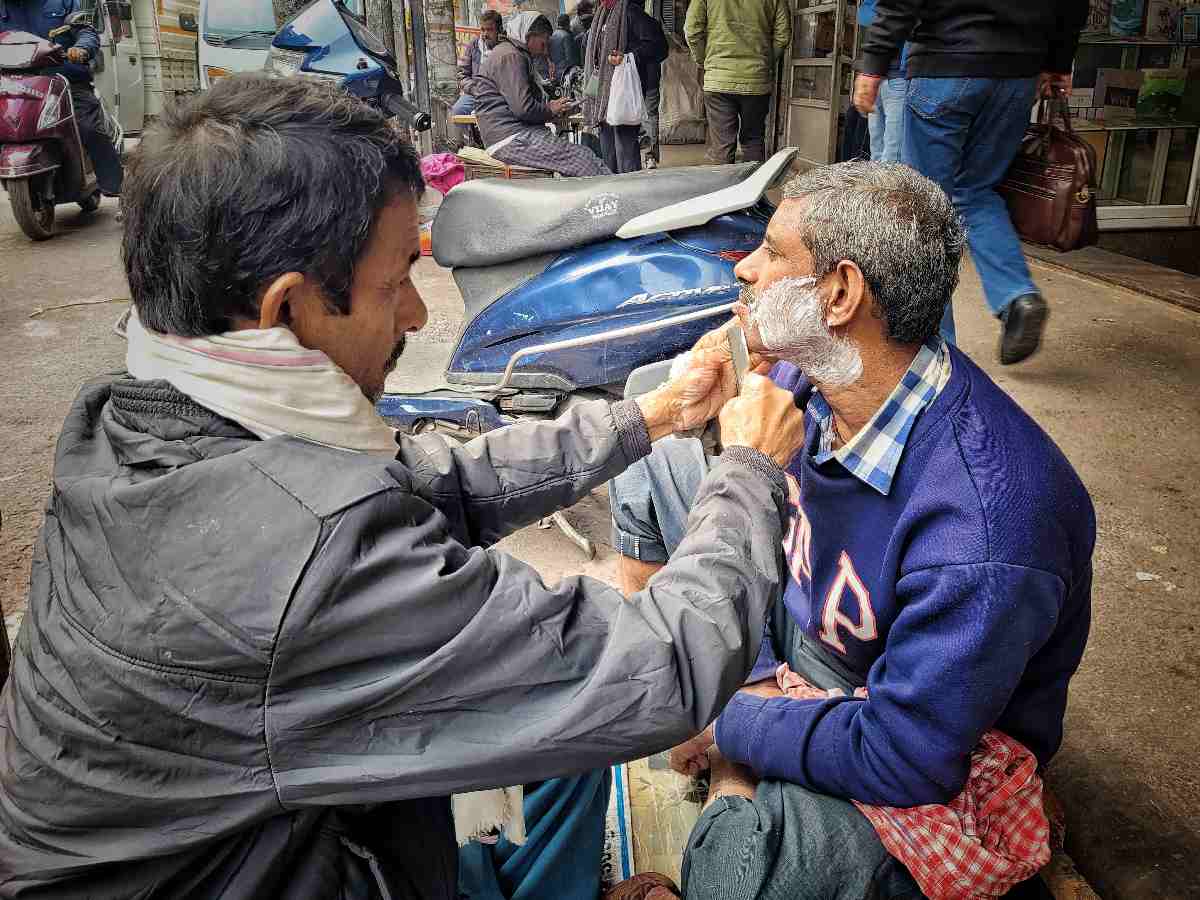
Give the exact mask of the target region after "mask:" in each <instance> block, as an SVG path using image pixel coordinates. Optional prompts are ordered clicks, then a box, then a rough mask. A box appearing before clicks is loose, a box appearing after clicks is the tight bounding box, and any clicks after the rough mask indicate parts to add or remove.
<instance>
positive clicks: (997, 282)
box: [854, 0, 1088, 365]
mask: <svg viewBox="0 0 1200 900" xmlns="http://www.w3.org/2000/svg"><path fill="white" fill-rule="evenodd" d="M1087 12H1088V0H1046V2H1044V3H1013V2H1011V0H975V2H971V3H965V2H963V0H925V2H924V3H918V2H917V0H878V3H877V5H876V9H875V19H874V21H873V22H872V24H871V27H870V29H869V30H868V32H867V36H866V39H865V40H864V41H863V63H862V70H861V72H860V73H859V75H858V77H857V78H856V80H855V87H854V103H855V106H857V107H858V110H859V111H860V112H863V113H870V112H872V111H873V110H874V109H875V108H876V106H877V105H878V102H879V98H880V89H881V86H882V83H883V81H884V79H885V77H886V76H887V73H888V70H889V68H890V67H891V65H892V61H893V59H895V57H896V54H897V53H898V52H900V48H901V47H902V46H903V45H904V43H905V42H906V41H907V42H908V76H909V81H908V93H907V99H906V104H905V110H904V141H903V150H902V155H901V158H902V160H903V162H905V163H907V164H908V165H910V166H912V167H913V168H914V169H916V170H917V171H918V172H920V173H921V174H922V175H925V176H926V177H928V178H930V179H932V180H933V181H936V182H937V183H938V184H939V185H940V186H941V187H942V189H943V190H944V191H945V192H946V193H947V194H949V195H950V196H951V198H953V200H954V205H955V206H956V207H957V208H958V211H959V213H960V214H961V215H962V217H963V219H964V220H965V221H966V224H967V233H968V235H969V239H970V246H971V258H972V259H973V260H974V262H975V268H976V269H977V270H978V272H979V277H980V279H981V280H982V282H983V291H984V296H985V298H986V300H987V304H988V306H989V307H990V308H991V310H992V312H993V313H994V314H995V315H996V317H997V318H998V319H999V320H1000V348H999V356H1000V362H1001V364H1002V365H1012V364H1013V363H1018V362H1021V361H1022V360H1024V359H1027V358H1029V357H1030V356H1032V355H1033V354H1034V353H1036V352H1037V350H1038V347H1039V346H1040V345H1041V341H1042V332H1043V330H1044V329H1045V325H1046V319H1047V316H1048V314H1049V310H1048V308H1047V306H1046V301H1045V299H1044V298H1043V297H1042V295H1041V293H1040V292H1039V291H1038V289H1037V286H1036V285H1035V284H1034V283H1033V277H1032V276H1031V275H1030V273H1029V266H1028V265H1027V264H1026V262H1025V256H1024V254H1023V253H1022V251H1021V242H1020V239H1019V238H1018V237H1017V233H1016V231H1015V229H1014V228H1013V225H1012V220H1011V219H1010V218H1009V215H1008V209H1007V207H1006V206H1005V204H1004V200H1003V199H1002V198H1001V197H1000V195H999V194H998V193H996V186H997V185H998V184H999V183H1000V181H1001V180H1002V179H1003V178H1004V174H1005V172H1007V171H1008V167H1009V166H1010V165H1011V164H1012V161H1013V159H1014V157H1015V156H1016V154H1017V150H1018V149H1019V148H1020V145H1021V140H1022V138H1023V137H1024V135H1025V130H1026V127H1027V126H1028V125H1029V111H1030V108H1031V107H1032V105H1033V102H1034V100H1035V99H1036V98H1037V96H1038V95H1039V93H1041V94H1042V95H1048V94H1049V93H1051V92H1052V91H1055V90H1062V91H1065V92H1068V93H1069V92H1070V89H1071V65H1072V61H1073V60H1074V58H1075V48H1076V46H1077V45H1078V43H1079V32H1080V30H1081V29H1082V27H1083V23H1084V21H1085V20H1086V18H1087ZM942 334H943V335H944V336H945V337H946V338H947V340H950V341H953V340H954V336H955V332H954V313H953V309H952V308H951V307H949V306H948V307H947V308H946V314H945V317H944V318H943V320H942Z"/></svg>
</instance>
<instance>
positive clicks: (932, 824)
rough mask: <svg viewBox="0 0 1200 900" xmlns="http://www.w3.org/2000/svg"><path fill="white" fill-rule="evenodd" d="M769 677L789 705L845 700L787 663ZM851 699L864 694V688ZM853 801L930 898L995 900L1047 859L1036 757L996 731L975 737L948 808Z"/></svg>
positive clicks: (1047, 837)
mask: <svg viewBox="0 0 1200 900" xmlns="http://www.w3.org/2000/svg"><path fill="white" fill-rule="evenodd" d="M775 679H776V682H777V683H778V685H779V689H780V690H781V691H783V692H784V694H785V695H786V696H788V697H790V698H791V699H793V700H825V699H828V698H830V697H842V696H845V692H844V691H842V690H841V689H840V688H831V689H829V690H822V689H821V688H818V687H814V686H813V685H812V684H810V683H809V682H808V681H806V680H805V679H804V678H802V677H801V676H799V675H797V674H796V673H795V672H793V671H792V670H791V667H789V666H788V664H787V663H782V664H780V666H779V668H778V669H777V670H776V672H775ZM854 696H856V697H866V696H867V689H866V688H858V689H857V690H855V692H854ZM852 802H853V803H854V805H855V807H856V808H857V809H858V810H859V812H861V813H862V814H863V815H864V816H866V817H867V820H868V821H869V822H870V823H871V825H872V826H873V827H874V828H875V832H876V833H877V834H878V835H879V840H880V841H881V842H882V843H883V846H884V847H886V848H887V851H888V852H889V853H891V854H892V856H894V857H895V858H896V859H898V860H900V861H901V862H902V863H904V865H905V867H906V868H907V869H908V871H909V873H910V874H911V875H912V876H913V878H914V879H915V880H916V882H917V884H919V885H920V886H921V891H922V892H923V893H924V894H925V896H927V897H929V898H930V900H952V898H953V900H959V898H967V900H972V898H983V897H1001V896H1003V895H1004V894H1006V893H1007V892H1008V890H1009V889H1010V888H1011V887H1013V886H1014V885H1016V884H1019V883H1020V882H1022V881H1025V880H1026V879H1028V878H1032V877H1033V876H1034V875H1036V874H1037V872H1038V871H1039V870H1040V869H1041V868H1042V867H1043V866H1045V865H1046V863H1048V862H1049V861H1050V824H1049V821H1048V820H1047V817H1046V813H1045V810H1044V809H1043V804H1042V779H1041V777H1040V776H1039V775H1038V773H1037V759H1036V758H1035V757H1034V755H1033V754H1032V753H1031V752H1030V751H1029V750H1028V749H1027V748H1026V747H1025V746H1023V745H1022V744H1021V743H1020V741H1017V740H1014V739H1013V738H1010V737H1009V736H1008V735H1006V734H1003V733H1001V732H999V731H996V730H995V729H992V730H990V731H987V732H985V733H984V735H983V737H982V738H981V739H980V741H979V746H977V747H976V748H975V751H974V752H973V753H972V754H971V773H970V775H969V776H968V777H967V783H966V786H965V787H964V788H963V790H962V793H960V794H959V795H958V796H957V797H955V798H954V799H953V800H951V801H950V802H949V803H947V804H945V805H942V804H936V803H931V804H926V805H924V806H913V807H909V808H907V809H904V808H900V807H895V806H872V805H870V804H867V803H860V802H858V801H857V800H855V801H852Z"/></svg>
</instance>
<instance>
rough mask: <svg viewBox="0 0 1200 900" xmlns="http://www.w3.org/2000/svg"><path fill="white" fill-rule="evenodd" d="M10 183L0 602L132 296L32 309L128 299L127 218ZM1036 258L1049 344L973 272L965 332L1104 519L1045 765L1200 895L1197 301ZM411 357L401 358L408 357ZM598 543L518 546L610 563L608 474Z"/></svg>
mask: <svg viewBox="0 0 1200 900" xmlns="http://www.w3.org/2000/svg"><path fill="white" fill-rule="evenodd" d="M4 200H5V198H4V196H3V195H2V194H0V360H3V361H4V368H3V372H4V377H3V379H0V512H2V513H3V532H2V533H0V604H2V605H3V608H4V611H5V612H6V613H7V612H12V611H15V610H17V609H19V608H20V607H21V606H22V605H23V603H24V594H25V590H26V586H27V578H28V573H29V557H30V548H31V546H32V542H33V538H34V534H35V529H36V527H37V525H38V523H39V522H40V519H41V511H42V508H43V506H44V504H45V502H46V498H47V496H48V479H49V473H50V462H51V452H52V449H53V443H54V440H55V438H56V435H57V432H58V428H59V425H60V424H61V421H62V418H63V415H64V414H65V412H66V409H67V406H68V405H69V403H70V401H71V399H72V397H73V396H74V394H75V392H76V390H77V389H78V387H79V385H80V384H81V383H82V382H83V381H84V380H86V379H87V378H90V377H92V376H94V375H96V374H100V373H102V372H105V371H110V370H112V369H115V368H117V367H119V366H120V364H121V361H122V359H123V353H124V346H123V344H122V342H121V341H120V339H119V338H117V337H116V336H115V335H113V334H112V332H111V325H112V323H113V322H114V321H115V319H116V318H117V316H118V315H119V314H120V312H121V311H122V310H123V308H124V307H123V306H122V305H121V304H102V305H89V306H80V307H76V308H71V309H62V310H57V311H52V312H48V313H46V314H45V315H43V316H41V317H39V318H32V319H31V318H29V316H30V313H32V312H33V311H34V310H35V309H36V308H38V307H47V306H53V305H58V304H63V303H70V302H74V301H78V300H88V299H94V298H99V297H125V296H127V288H126V287H125V284H124V279H123V277H122V275H121V269H120V264H119V241H120V233H119V227H118V226H117V225H116V223H115V221H114V217H113V210H114V207H113V206H112V205H111V203H109V202H107V201H106V203H105V206H104V207H103V208H102V209H101V211H100V213H98V214H97V215H96V216H94V217H92V219H91V220H90V221H88V222H83V221H82V219H81V217H79V216H78V215H77V214H75V213H73V212H71V211H69V210H66V209H64V210H63V212H64V219H65V222H64V225H63V227H62V233H61V234H60V235H59V236H58V237H56V238H55V239H54V240H53V241H50V242H48V243H45V244H38V245H34V244H31V243H29V242H28V241H27V240H26V239H25V238H24V236H23V235H21V234H20V232H19V231H18V229H17V227H16V225H15V223H14V222H13V220H12V217H11V215H10V214H9V212H8V209H7V205H6V204H5V203H4V202H3V201H4ZM1035 275H1036V277H1037V279H1038V281H1039V283H1040V284H1041V286H1042V287H1043V288H1044V290H1045V292H1046V295H1047V297H1048V299H1049V300H1050V302H1051V304H1052V316H1051V319H1050V325H1049V331H1048V335H1047V341H1046V346H1045V349H1044V350H1043V352H1042V353H1041V354H1040V355H1039V356H1037V357H1036V358H1034V359H1033V360H1031V361H1030V362H1028V363H1026V364H1024V365H1022V366H1018V367H1013V368H1008V369H1002V368H1000V367H999V366H998V365H996V364H995V362H994V355H995V346H994V345H995V341H996V338H997V326H996V324H995V322H994V321H993V320H991V319H990V318H989V317H988V316H987V314H986V312H985V307H984V304H983V301H982V299H981V295H980V292H979V285H978V281H977V279H976V278H975V276H974V273H973V272H972V271H970V270H967V271H965V272H964V278H963V284H962V287H961V288H960V290H959V293H958V297H957V301H956V309H957V310H958V317H959V334H960V339H961V341H962V346H963V349H965V350H966V351H967V352H968V353H970V354H971V355H972V356H973V357H974V358H975V359H977V360H979V361H980V362H981V363H982V364H983V365H984V366H985V368H987V369H988V371H989V372H990V373H991V374H992V375H993V377H995V378H996V379H997V381H998V382H999V383H1000V384H1001V385H1002V386H1003V387H1004V388H1005V389H1006V390H1008V391H1009V392H1010V393H1012V394H1013V396H1015V397H1016V398H1017V400H1018V401H1019V402H1020V403H1021V404H1022V405H1023V406H1024V407H1025V408H1026V409H1027V410H1028V411H1029V412H1030V414H1031V415H1033V416H1034V417H1035V418H1036V419H1037V420H1038V421H1039V422H1040V423H1041V424H1042V425H1043V427H1045V428H1046V430H1047V431H1049V432H1050V434H1051V435H1052V436H1053V437H1054V438H1055V440H1057V441H1058V442H1059V444H1060V445H1061V446H1062V448H1063V449H1064V451H1065V452H1066V454H1067V456H1068V457H1069V458H1070V459H1071V460H1072V461H1073V462H1074V464H1075V466H1076V467H1077V468H1078V469H1079V471H1080V474H1081V475H1082V477H1083V479H1084V481H1085V482H1086V483H1087V485H1088V487H1089V489H1090V490H1091V492H1092V496H1093V498H1094V499H1095V502H1096V507H1097V513H1098V519H1099V542H1098V546H1097V551H1096V582H1095V595H1094V622H1093V629H1092V639H1091V642H1090V644H1089V648H1088V651H1087V655H1086V657H1085V659H1084V662H1083V667H1082V669H1081V671H1080V673H1079V675H1078V676H1077V678H1076V679H1075V681H1074V682H1073V685H1072V694H1071V703H1070V709H1069V713H1068V720H1067V737H1066V742H1065V744H1064V746H1063V750H1062V752H1061V753H1060V754H1059V756H1058V758H1057V759H1056V760H1055V762H1054V764H1053V766H1052V767H1051V770H1050V773H1049V781H1050V783H1051V784H1052V785H1053V786H1054V788H1055V790H1056V791H1058V792H1059V794H1060V795H1061V796H1062V798H1063V799H1064V801H1065V802H1066V804H1067V808H1068V815H1069V846H1068V849H1069V851H1070V852H1071V854H1072V856H1073V857H1074V858H1075V860H1076V862H1077V863H1078V864H1079V866H1080V868H1081V870H1083V871H1084V873H1085V874H1086V875H1087V876H1088V878H1089V879H1090V880H1091V881H1092V883H1093V885H1094V886H1095V887H1096V888H1097V890H1098V891H1099V892H1100V894H1101V895H1102V896H1104V897H1106V898H1109V900H1114V898H1115V900H1119V898H1139V900H1140V898H1157V897H1162V898H1180V897H1194V896H1200V874H1198V872H1200V869H1198V862H1200V814H1198V812H1197V811H1198V810H1200V776H1198V774H1197V759H1196V747H1197V746H1198V745H1200V724H1198V723H1200V697H1197V688H1198V687H1200V621H1198V617H1197V615H1196V613H1195V598H1196V596H1197V592H1198V589H1200V576H1198V575H1197V564H1198V562H1200V540H1198V536H1197V530H1198V529H1197V516H1196V512H1195V511H1196V509H1197V508H1198V507H1200V479H1198V478H1197V476H1196V472H1197V469H1198V467H1200V441H1198V437H1200V316H1198V315H1196V314H1194V313H1190V312H1187V311H1184V310H1181V309H1178V308H1175V307H1172V306H1168V305H1166V304H1164V303H1161V302H1159V301H1157V300H1153V299H1149V298H1146V297H1144V296H1140V295H1138V294H1134V293H1130V292H1128V291H1125V290H1121V289H1118V288H1112V287H1109V286H1106V285H1100V284H1096V283H1094V282H1090V281H1087V280H1083V279H1080V278H1077V277H1075V276H1072V275H1069V274H1065V273H1063V272H1061V271H1051V270H1049V269H1038V270H1036V271H1035ZM417 281H418V285H419V286H420V287H421V289H422V291H423V292H424V294H425V296H426V298H427V300H428V302H429V304H430V310H431V324H430V329H429V334H428V335H426V336H422V337H419V338H418V340H419V341H429V340H440V341H446V340H448V339H450V338H451V337H452V336H453V333H454V330H455V329H456V328H457V325H458V319H459V317H460V315H461V310H462V306H461V301H460V300H459V298H458V294H457V291H456V290H455V289H454V286H453V283H452V281H451V280H450V279H449V277H448V275H447V274H446V273H445V272H443V271H442V270H439V269H438V268H437V267H436V266H434V265H433V264H432V263H431V262H429V261H427V260H426V261H423V262H422V263H421V265H420V267H419V268H418V272H417ZM401 366H403V362H402V363H401ZM570 516H571V517H572V519H573V520H574V521H575V522H576V523H577V524H578V525H579V526H580V527H581V528H582V529H583V530H584V531H585V532H586V533H588V534H589V535H590V536H591V537H592V538H593V539H595V540H596V541H597V542H600V543H601V547H600V554H599V556H598V558H597V559H596V560H595V561H594V562H592V563H587V564H584V563H583V562H582V559H581V557H580V555H579V554H578V552H577V551H576V550H575V548H574V547H573V546H572V545H571V544H569V543H568V542H567V541H566V540H565V539H564V538H563V537H562V536H561V535H559V534H558V533H557V531H554V530H547V531H542V530H538V529H536V528H531V529H527V530H525V531H523V532H521V533H520V534H518V535H516V536H514V537H512V538H510V539H509V540H507V541H506V542H505V544H504V548H505V549H507V550H509V551H510V552H512V553H514V554H516V555H518V556H520V557H522V558H524V559H526V560H527V561H529V562H530V563H531V564H533V565H535V566H536V567H537V568H538V569H539V570H540V571H541V572H542V574H543V575H544V577H545V578H546V579H547V580H548V581H553V580H555V579H557V578H559V577H561V576H563V575H566V574H575V573H579V572H583V573H586V574H590V575H593V576H596V577H600V578H607V579H611V578H612V577H613V574H614V571H615V559H614V556H613V553H612V550H611V549H610V548H609V547H608V546H607V541H608V521H607V511H606V506H605V501H604V497H603V493H602V492H598V493H597V494H596V495H594V496H593V497H592V498H589V499H588V500H587V501H585V502H584V503H583V504H580V505H579V506H578V507H576V509H575V510H574V511H572V512H571V513H570Z"/></svg>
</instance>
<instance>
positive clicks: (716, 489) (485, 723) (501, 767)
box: [265, 448, 786, 808]
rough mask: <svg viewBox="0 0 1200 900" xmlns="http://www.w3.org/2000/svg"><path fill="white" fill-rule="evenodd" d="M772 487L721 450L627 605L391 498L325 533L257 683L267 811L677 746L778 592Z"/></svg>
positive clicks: (582, 767)
mask: <svg viewBox="0 0 1200 900" xmlns="http://www.w3.org/2000/svg"><path fill="white" fill-rule="evenodd" d="M785 517H786V489H785V486H784V480H783V476H782V472H780V470H779V469H778V468H776V467H775V466H774V464H773V463H771V462H770V461H769V460H767V459H766V457H763V456H761V455H759V454H757V453H756V452H755V451H752V450H744V449H739V448H733V449H732V450H729V451H727V453H726V455H725V456H724V457H722V459H721V461H720V462H719V463H718V464H717V465H716V466H715V467H714V468H713V470H712V471H711V472H710V473H709V475H708V476H707V478H706V480H705V482H704V484H703V485H702V486H701V489H700V491H699V494H698V496H697V499H696V502H695V505H694V507H693V509H692V511H691V515H690V517H689V520H688V534H687V536H686V537H685V539H684V541H683V542H682V544H681V545H680V546H679V548H678V550H677V552H676V553H675V555H674V556H673V557H672V559H671V561H670V563H669V564H668V565H667V566H666V567H665V568H663V569H662V570H661V571H660V572H659V573H657V574H656V575H655V576H654V578H652V579H651V581H650V583H649V584H648V585H647V587H646V589H645V590H643V591H642V592H641V593H639V594H636V595H634V596H632V597H630V598H628V599H626V598H624V597H623V596H622V595H621V594H620V593H619V592H618V591H617V590H615V589H614V588H612V587H609V586H608V585H606V584H603V583H601V582H599V581H596V580H594V579H591V578H587V577H582V576H575V577H568V578H564V579H562V580H561V581H560V582H558V583H557V584H555V585H554V586H553V587H549V586H547V585H546V584H545V583H543V581H542V579H541V578H540V577H539V575H538V573H537V572H535V571H534V570H533V569H531V568H530V567H529V566H527V565H525V564H523V563H521V562H518V561H517V560H515V559H513V558H511V557H509V556H506V555H505V554H503V553H500V552H497V551H484V550H480V549H478V548H475V549H469V548H467V547H464V546H463V545H462V544H461V543H459V542H458V541H456V540H455V539H454V537H453V535H452V534H451V530H450V528H449V526H448V522H447V519H446V517H445V516H444V515H443V514H442V513H441V512H440V511H439V510H438V509H436V508H435V507H434V506H432V505H430V504H429V503H428V502H427V501H425V500H423V499H422V498H420V497H417V496H415V495H413V494H411V493H409V492H407V491H403V490H400V489H395V490H390V491H386V492H384V493H382V494H376V495H375V496H374V497H372V498H371V499H369V500H366V501H363V502H362V503H360V504H359V505H357V506H355V507H353V508H351V509H349V510H347V511H345V512H344V513H342V514H340V515H339V516H337V517H336V518H335V519H334V520H331V521H329V522H328V523H327V525H326V528H325V530H324V532H323V535H322V537H321V538H319V540H318V546H317V548H316V549H315V551H314V553H313V555H312V558H311V560H310V563H309V565H308V567H307V569H306V572H305V575H304V576H303V580H302V583H301V584H300V585H299V586H298V588H297V589H296V591H295V593H294V596H293V600H292V602H291V604H290V605H289V608H288V611H287V613H286V616H285V619H284V621H283V623H282V625H281V627H280V630H279V634H278V639H277V641H276V647H275V653H274V656H273V660H272V664H271V674H270V679H269V683H268V685H267V689H266V697H267V705H266V712H265V733H266V742H267V749H268V753H269V759H270V768H271V772H272V774H273V776H274V779H275V783H276V788H277V791H278V795H279V800H280V802H281V804H282V805H283V806H284V807H285V808H297V807H303V806H312V805H335V804H336V805H341V804H361V803H380V802H387V801H392V800H399V799H407V798H412V797H431V796H441V795H444V794H448V793H456V792H463V791H470V790H480V789H484V788H492V787H498V786H503V785H510V784H521V783H524V782H529V781H534V780H539V779H544V778H553V777H557V776H562V775H567V774H570V773H577V772H581V771H586V770H588V769H594V768H598V767H600V766H604V765H608V764H611V763H613V762H616V761H619V760H628V759H633V758H636V757H639V756H644V755H646V754H649V753H654V752H657V751H659V750H662V749H665V748H667V747H670V746H673V745H675V744H677V743H678V742H679V741H681V740H683V739H685V738H687V737H688V736H690V735H692V734H694V733H696V732H698V731H700V730H701V729H703V728H704V727H705V725H706V724H707V722H709V721H710V720H711V719H712V718H714V717H715V716H716V715H717V713H718V712H719V711H720V709H721V707H722V706H723V705H724V703H725V702H726V700H727V699H728V698H729V697H730V695H732V693H733V692H734V691H735V690H736V689H737V687H738V686H739V684H740V683H741V682H742V680H743V678H744V677H745V675H746V673H747V672H748V671H749V670H750V667H751V665H752V664H753V662H754V659H755V656H756V653H757V651H758V648H759V638H760V635H761V634H762V628H763V622H764V617H765V614H766V612H767V610H768V609H769V608H770V606H771V605H772V603H774V602H775V600H776V599H777V598H778V596H779V594H780V590H781V577H782V575H781V573H783V572H784V571H785V569H784V567H783V552H782V537H783V533H782V529H783V526H784V522H785Z"/></svg>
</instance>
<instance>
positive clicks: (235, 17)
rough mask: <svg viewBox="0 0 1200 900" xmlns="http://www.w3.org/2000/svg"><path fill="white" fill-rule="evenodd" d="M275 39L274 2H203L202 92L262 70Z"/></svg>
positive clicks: (201, 21) (201, 6)
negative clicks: (222, 80)
mask: <svg viewBox="0 0 1200 900" xmlns="http://www.w3.org/2000/svg"><path fill="white" fill-rule="evenodd" d="M274 37H275V11H274V8H273V6H272V4H271V0H200V48H199V54H200V89H201V90H204V91H206V90H208V89H209V88H210V87H212V83H213V81H215V80H216V79H218V78H222V77H224V76H225V75H232V74H233V73H234V72H252V71H258V70H260V69H262V67H263V64H264V63H265V62H266V61H267V52H268V51H269V50H270V48H271V40H272V39H273V38H274Z"/></svg>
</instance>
